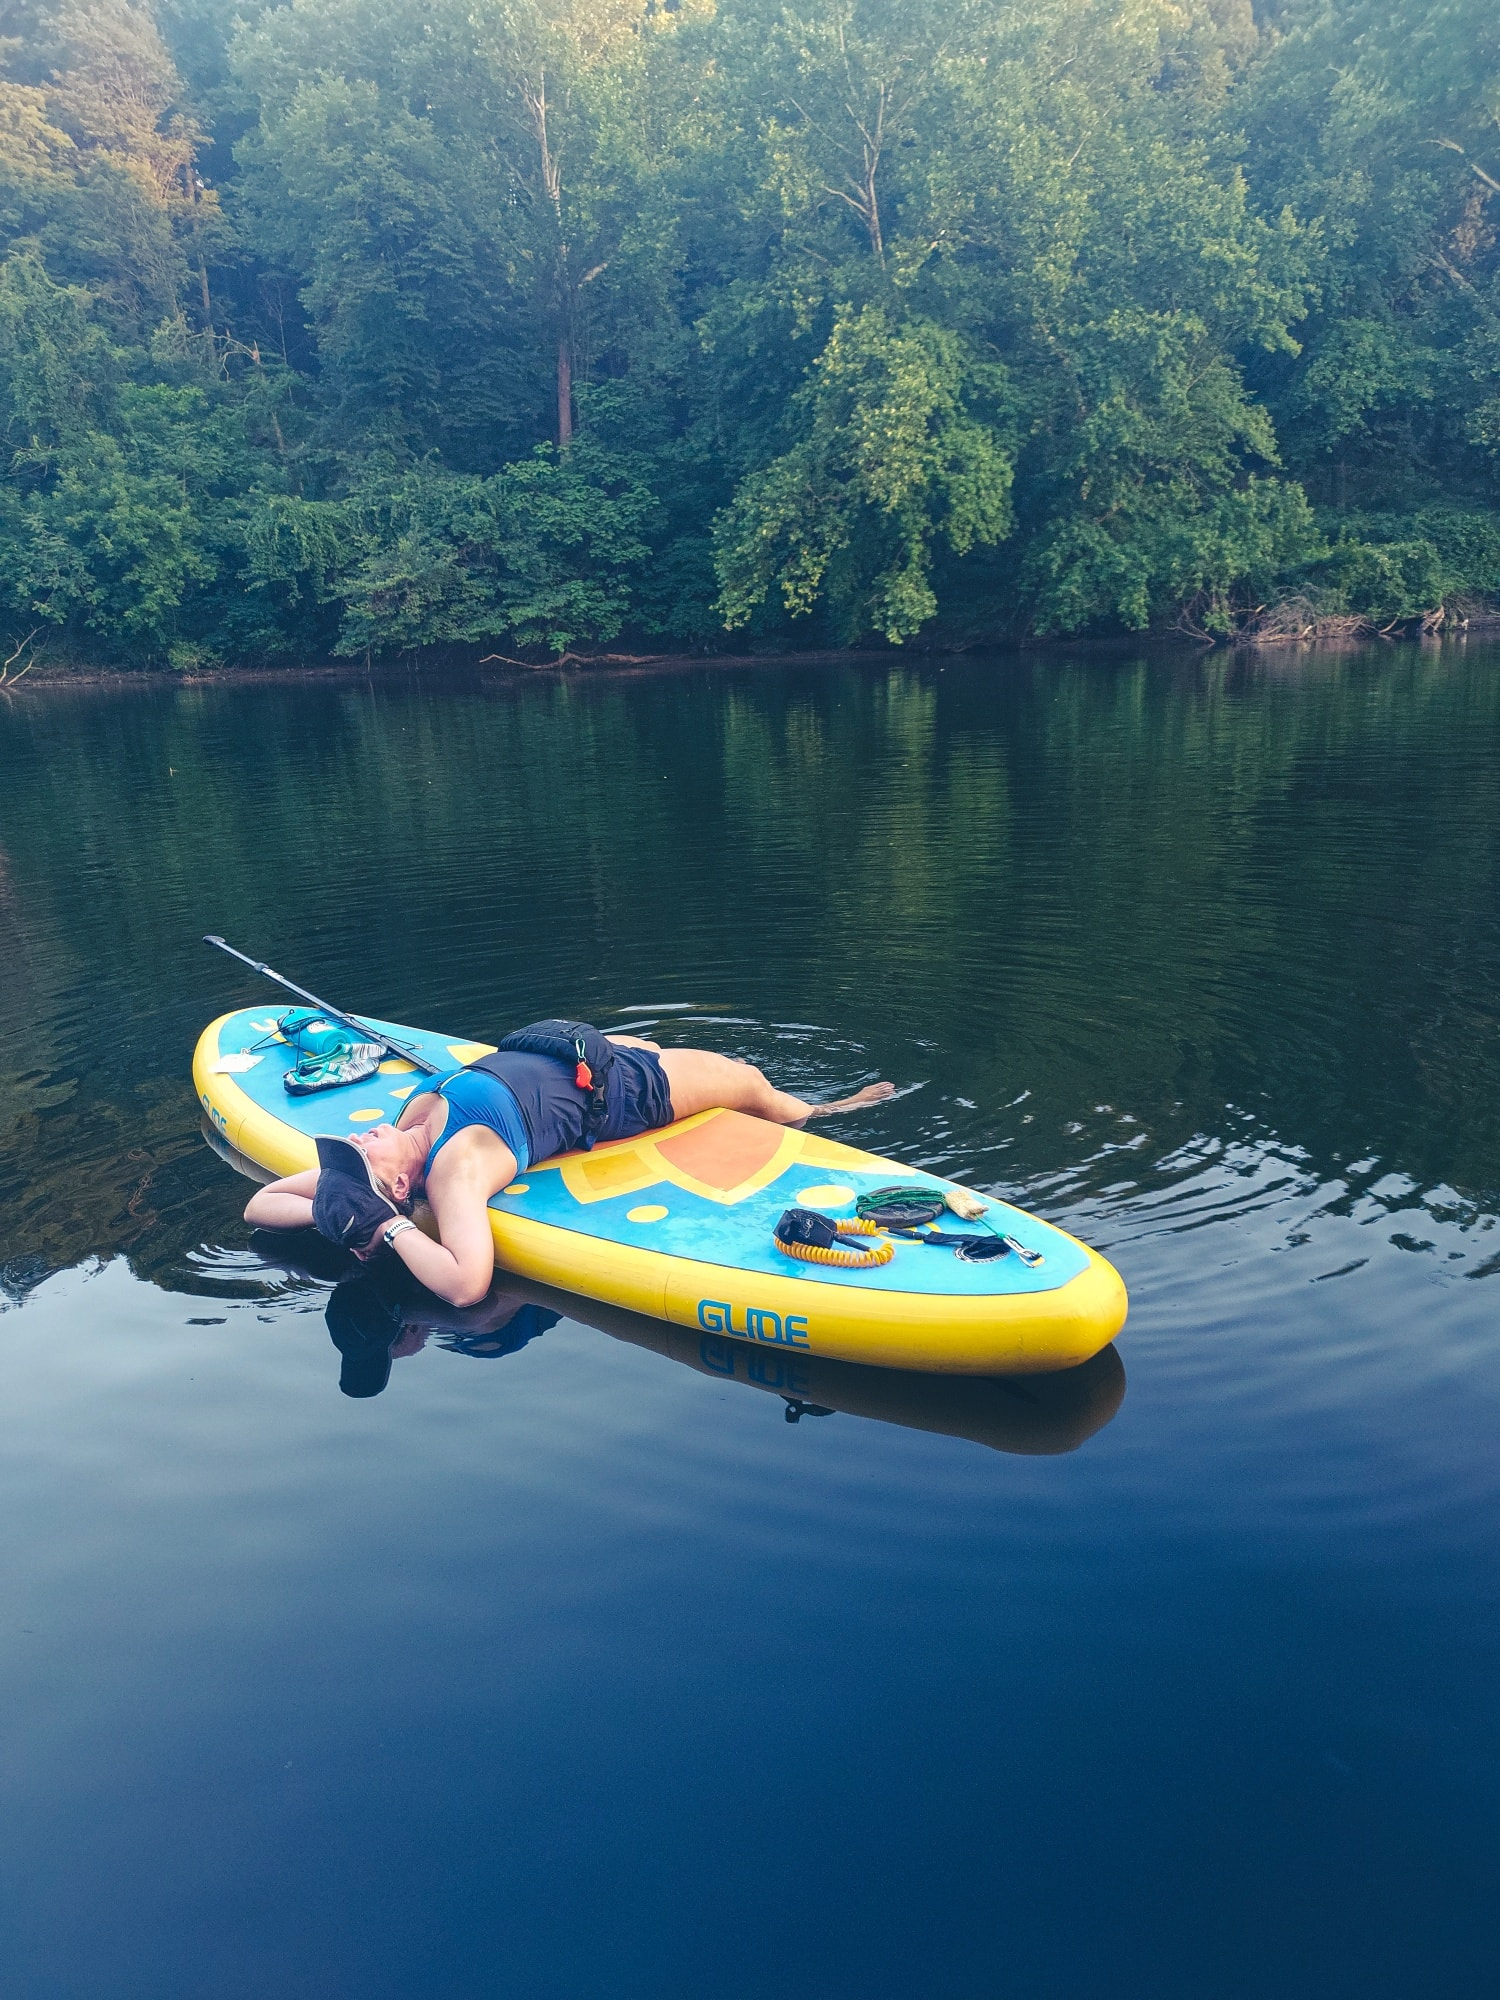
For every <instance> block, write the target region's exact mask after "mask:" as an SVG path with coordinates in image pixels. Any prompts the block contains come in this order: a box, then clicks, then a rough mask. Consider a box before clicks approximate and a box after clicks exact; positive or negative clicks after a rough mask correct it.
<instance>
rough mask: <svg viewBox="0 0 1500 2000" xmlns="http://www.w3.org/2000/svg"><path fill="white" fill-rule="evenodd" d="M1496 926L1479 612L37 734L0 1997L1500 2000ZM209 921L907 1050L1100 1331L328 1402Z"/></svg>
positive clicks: (798, 1040) (258, 706)
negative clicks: (212, 1084) (239, 1150)
mask: <svg viewBox="0 0 1500 2000" xmlns="http://www.w3.org/2000/svg"><path fill="white" fill-rule="evenodd" d="M1497 895H1500V650H1497V649H1495V648H1488V649H1486V648H1483V647H1480V646H1477V645H1470V646H1469V647H1467V649H1461V648H1449V649H1443V650H1439V649H1437V648H1435V647H1434V648H1426V649H1422V650H1417V649H1401V648H1384V649H1379V650H1372V651H1369V652H1365V653H1353V654H1344V655H1339V656H1336V657H1332V658H1322V657H1317V656H1313V657H1305V656H1298V657H1295V658H1286V659H1274V660H1269V661H1265V662H1253V663H1246V662H1235V661H1229V660H1226V659H1225V658H1224V657H1223V656H1220V655H1214V656H1210V657H1208V658H1207V659H1198V658H1193V659H1188V660H1164V661H1163V660H1157V661H1141V660H1132V659H1114V660H1111V659H1099V658H1093V659H1082V658H1080V659H1076V660H1070V659H1067V658H1053V659H1049V660H1046V661H1037V660H1023V661H1019V662H1018V661H1016V660H1013V659H1011V660H982V659H969V660H965V661H961V662H949V663H947V664H946V665H941V664H930V665H929V664H924V663H922V662H913V663H911V664H909V665H906V664H903V665H897V666H894V667H891V666H886V665H883V664H882V665H879V666H869V665H851V666H848V667H843V668H832V669H829V668H823V669H817V670H810V669H801V668H787V667H781V666H768V667H765V668H761V669H758V670H744V671H741V670H733V669H731V670H717V671H709V670H705V671H698V670H686V671H680V672H662V673H653V674H645V675H641V676H637V677H626V678H601V679H597V680H580V679H560V678H556V677H551V676H546V677H537V678H535V679H523V680H519V681H508V682H497V683H496V684H495V685H493V686H490V687H487V688H484V689H481V690H475V689H473V688H469V689H453V688H445V687H442V686H431V685H428V684H426V683H423V682H421V681H419V680H417V679H412V680H410V681H405V680H400V681H394V682H391V681H388V682H384V683H381V682H376V683H367V682H364V681H340V682H336V683H330V684H327V685H318V684H313V685H307V686H291V687H283V686H247V687H244V688H222V687H212V688H183V689H178V690H172V689H168V690H145V689H137V690H128V689H127V690H124V691H114V690H97V689H96V690H80V691H77V692H73V693H69V692H66V691H63V690H51V691H49V690H46V689H39V690H36V691H23V692H22V694H20V695H18V696H15V697H12V698H11V699H10V700H9V701H8V702H5V703H4V704H0V1132H3V1134H4V1139H3V1150H0V1287H3V1289H0V1305H3V1307H4V1310H3V1311H0V1408H3V1410H4V1413H5V1420H4V1442H3V1446H0V1520H3V1523H4V1534H3V1538H0V1575H3V1588H0V1716H3V1725H0V1745H3V1750H0V1784H3V1793H4V1798H5V1811H4V1814H3V1815H0V1986H3V1989H4V1991H5V1993H6V1994H7V1996H13V2000H43V1996H45V2000H52V1996H57V2000H64V1996H66V2000H76V1996H79V1995H88V1996H90V2000H125V1996H130V1997H131V2000H135V1996H141V2000H148V1996H149V2000H178V1996H194V2000H197V1996H202V2000H241V1996H243V2000H267V1996H275V2000H302V1996H307V2000H334V1997H335V1996H350V2000H410V1996H413V1995H418V1994H420V1995H422V1996H424V2000H433V1996H436V1997H437V2000H449V1996H451V1997H452V2000H478V1996H489V1995H492V1994H493V1995H501V1994H504V1995H510V1994H516V1995H525V1996H527V2000H594V1996H605V1997H607V2000H617V1996H631V2000H635V1997H636V1996H639V2000H700V1996H710V1995H711V1996H713V2000H772V1996H776V2000H784V1997H786V1996H790V2000H803V1996H806V2000H843V1996H849V2000H884V1996H891V2000H898V1996H899V2000H912V1996H918V1997H919V2000H927V1996H935V2000H971V1996H977V1995H1003V1996H1007V2000H1009V1996H1017V2000H1033V1996H1041V1995H1045V1996H1047V1997H1048V2000H1072V1996H1090V2000H1092V1996H1096V1995H1097V1996H1101V2000H1102V1997H1103V1996H1109V2000H1120V1996H1142V1997H1143V2000H1144V1997H1145V1996H1151V2000H1163V1997H1164V1996H1172V1997H1173V2000H1175V1996H1179V1995H1180V1996H1184V2000H1205V1996H1212V2000H1221V1996H1236V1997H1237V1996H1245V2000H1267V1997H1268V1996H1275V2000H1302V1996H1307V2000H1330V1996H1345V1995H1347V1996H1350V2000H1353V1996H1359V2000H1370V1997H1371V1996H1393V2000H1410V1996H1426V1995H1437V1994H1441V1995H1443V1996H1444V2000H1457V1996H1470V1995H1475V1996H1477V1995H1481V1994H1490V1993H1493V1992H1494V1991H1495V1977H1496V1975H1495V1964H1496V1952H1497V1946H1500V1936H1497V1931H1500V1924H1497V1911H1500V1882H1497V1861H1500V1828H1497V1818H1496V1806H1497V1800H1500V1722H1497V1688H1500V1623H1497V1618H1496V1612H1497V1600H1500V1455H1497V1450H1496V1427H1497V1418H1500V1328H1497V1307H1500V1225H1497V1218H1500V1037H1497V1027H1500V901H1497ZM206 930H217V931H222V932H223V933H225V934H226V935H227V936H228V937H229V938H230V940H231V941H232V942H235V943H238V944H239V945H240V946H241V947H242V948H243V949H246V950H249V951H252V952H253V953H255V954H256V955H258V956H263V957H267V958H269V959H270V960H271V962H272V963H273V964H276V965H279V966H281V967H282V968H283V969H284V970H286V971H288V972H290V973H291V974H292V976H294V977H299V978H301V979H302V980H303V981H304V982H305V983H307V984H309V985H311V986H312V987H313V988H314V989H315V990H317V991H320V992H322V993H324V994H325V995H326V996H327V997H328V998H329V999H331V1000H335V1001H342V1002H344V1003H345V1004H347V1005H350V1006H357V1007H360V1008H363V1009H366V1010H368V1011H369V1012H372V1013H376V1014H380V1015H383V1016H385V1017H387V1018H391V1019H395V1020H408V1021H414V1022H421V1023H429V1024H431V1025H434V1026H439V1027H443V1028H446V1029H449V1030H451V1031H452V1032H453V1033H454V1034H455V1035H463V1036H474V1037H485V1038H488V1037H493V1036H495V1035H496V1034H497V1033H499V1032H501V1031H503V1029H504V1028H505V1027H507V1026H511V1025H514V1024H516V1023H517V1022H519V1021H522V1020H526V1019H530V1018H532V1017H534V1016H536V1015H540V1014H548V1013H571V1014H581V1015H584V1016H588V1017H591V1018H595V1019H598V1020H600V1021H601V1022H603V1023H604V1024H605V1025H612V1024H613V1025H624V1024H627V1023H630V1022H646V1021H654V1022H655V1023H656V1028H655V1030H654V1032H656V1033H657V1035H658V1038H659V1039H662V1040H666V1041H679V1042H683V1043H696V1044H702V1045H708V1046H711V1047H715V1048H721V1049H726V1050H729V1051H732V1052H735V1053H738V1054H742V1055H747V1056H751V1057H753V1058H754V1059H755V1060H756V1061H758V1062H760V1063H761V1064H762V1065H763V1066H764V1067H765V1068H767V1069H768V1070H769V1071H770V1072H771V1073H772V1074H773V1075H774V1076H775V1077H776V1078H777V1080H779V1081H783V1082H785V1083H787V1084H788V1085H790V1086H791V1087H792V1088H794V1089H805V1090H807V1091H809V1092H813V1093H817V1094H826V1093H831V1092H833V1091H835V1090H844V1089H847V1088H849V1087H851V1086H853V1085H855V1084H857V1083H860V1082H862V1081H866V1080H868V1079H871V1078H873V1077H876V1076H888V1077H891V1078H893V1079H894V1080H895V1081H896V1082H897V1084H898V1085H899V1086H900V1094H899V1095H898V1096H897V1097H896V1099H895V1100H894V1101H893V1102H891V1103H890V1104H889V1105H886V1106H882V1107H880V1108H879V1109H878V1110H876V1111H874V1112H872V1113H867V1114H864V1115H862V1116H859V1117H856V1118H852V1119H849V1120H847V1121H845V1122H844V1123H843V1124H842V1126H841V1132H840V1136H847V1137H850V1138H852V1139H854V1140H855V1141H857V1142H859V1143H862V1144H867V1145H872V1146H875V1147H877V1148H878V1149H879V1150H881V1151H885V1152H890V1153H893V1154H895V1155H896V1156H897V1157H899V1158H902V1159H906V1160H910V1161H912V1162H913V1163H921V1164H923V1165H926V1166H932V1167H940V1168H941V1169H942V1170H943V1171H945V1172H949V1173H952V1174H955V1175H957V1176H959V1177H962V1178H967V1179H970V1180H972V1181H973V1182H975V1183H976V1184H978V1185H979V1186H982V1187H985V1188H990V1189H994V1190H997V1191H1002V1192H1004V1193H1005V1194H1006V1195H1007V1196H1009V1197H1010V1198H1012V1199H1015V1200H1018V1201H1021V1202H1022V1203H1024V1204H1026V1205H1027V1206H1030V1207H1033V1208H1036V1209H1039V1210H1041V1211H1042V1212H1043V1213H1044V1214H1046V1215H1048V1216H1050V1217H1052V1218H1054V1219H1057V1220H1059V1221H1061V1222H1063V1223H1064V1224H1065V1225H1066V1226H1067V1227H1069V1228H1071V1229H1073V1230H1074V1231H1076V1232H1077V1233H1079V1234H1081V1235H1083V1236H1085V1237H1087V1238H1088V1239H1089V1240H1090V1241H1092V1242H1094V1243H1095V1244H1097V1245H1098V1246H1099V1247H1100V1248H1101V1249H1103V1250H1104V1251H1106V1253H1107V1254H1108V1255H1109V1256H1110V1257H1111V1258H1112V1259H1113V1260H1114V1261H1115V1263H1116V1264H1117V1265H1118V1266H1119V1268H1120V1270H1121V1271H1122V1273H1123V1274H1124V1276H1125V1279H1126V1281H1127V1283H1128V1285H1129V1287H1130V1292H1131V1300H1132V1305H1131V1316H1130V1320H1129V1324H1128V1325H1127V1327H1126V1329H1125V1332H1124V1334H1123V1335H1122V1336H1121V1339H1120V1342H1119V1346H1118V1356H1117V1355H1116V1354H1115V1352H1113V1351H1111V1352H1109V1353H1107V1354H1106V1356H1104V1357H1103V1358H1102V1359H1101V1361H1100V1362H1098V1363H1096V1364H1092V1365H1091V1369H1090V1370H1089V1371H1084V1372H1082V1373H1081V1374H1080V1375H1079V1377H1077V1378H1076V1379H1075V1380H1073V1381H1072V1382H1069V1381H1067V1380H1063V1381H1062V1382H1060V1383H1059V1382H1057V1381H1053V1382H1051V1383H1042V1384H1039V1385H1032V1386H1031V1387H1029V1388H1028V1387H1027V1386H1025V1385H1019V1386H1018V1385H1015V1384H1011V1385H1005V1384H993V1383H974V1384H969V1385H963V1384H959V1385H954V1384H934V1383H932V1382H930V1381H929V1382H925V1383H924V1382H921V1381H916V1382H912V1381H910V1380H903V1378H900V1377H889V1376H881V1375H878V1374H875V1373H873V1372H871V1371H860V1370H849V1371H839V1370H833V1371H831V1372H830V1373H828V1374H827V1375H826V1377H825V1378H820V1379H819V1380H818V1381H816V1382H809V1383H807V1384H804V1385H802V1390H801V1392H800V1393H799V1398H798V1402H797V1403H794V1404H792V1405H791V1406H790V1410H791V1413H792V1414H794V1415H795V1414H796V1413H797V1410H798V1408H799V1407H800V1404H802V1403H807V1402H811V1403H814V1404H816V1405H819V1406H820V1407H823V1408H831V1409H833V1410H834V1412H835V1413H834V1414H832V1415H815V1414H813V1413H812V1412H811V1411H809V1412H808V1413H806V1414H803V1415H801V1417H800V1421H796V1422H788V1421H787V1420H786V1419H787V1415H788V1411H789V1405H788V1403H787V1401H786V1399H785V1395H784V1394H783V1393H778V1391H779V1390H780V1391H785V1390H786V1389H787V1386H788V1385H786V1384H784V1383H778V1382H777V1381H775V1380H772V1379H768V1378H766V1377H765V1376H764V1374H763V1375H762V1379H760V1380H753V1379H749V1364H748V1362H747V1360H746V1358H745V1356H744V1355H743V1354H731V1355H730V1357H729V1358H730V1360H731V1362H732V1363H733V1364H734V1372H733V1373H732V1374H727V1373H725V1372H724V1370H723V1367H722V1360H721V1362H720V1366H719V1371H718V1372H717V1373H716V1372H714V1368H713V1365H712V1362H711V1361H710V1362H708V1363H705V1359H704V1357H703V1355H701V1354H700V1353H699V1351H698V1349H697V1348H696V1346H695V1345H694V1344H693V1343H692V1342H691V1341H689V1340H687V1339H686V1337H685V1336H680V1337H678V1338H677V1340H676V1342H675V1344H672V1343H669V1342H668V1340H667V1337H666V1335H665V1334H664V1333H663V1332H661V1331H660V1330H658V1329H656V1328H654V1327H653V1326H651V1325H650V1324H649V1323H647V1322H638V1321H629V1320H626V1319H624V1318H620V1319H619V1320H618V1321H616V1322H612V1323H611V1324H610V1325H609V1326H608V1327H604V1326H598V1325H593V1324H590V1323H588V1322H587V1321H586V1320H585V1319H581V1318H577V1317H574V1316H572V1315H571V1314H570V1313H568V1312H566V1311H564V1312H563V1314H562V1316H561V1317H560V1318H557V1319H556V1320H555V1322H554V1323H551V1324H548V1320H549V1318H550V1315H540V1316H539V1315H536V1314H533V1315H532V1316H531V1317H530V1319H529V1320H527V1321H524V1322H522V1325H523V1328H527V1329H531V1330H535V1329H538V1328H545V1330H544V1331H539V1332H536V1334H535V1337H533V1338H531V1339H530V1340H529V1341H528V1342H527V1343H526V1344H524V1345H517V1344H516V1338H517V1337H516V1336H515V1331H514V1325H515V1323H512V1330H511V1335H510V1336H509V1337H508V1336H507V1334H506V1333H505V1331H504V1330H503V1329H502V1330H501V1331H499V1332H498V1333H497V1332H496V1330H495V1329H496V1327H497V1326H498V1324H499V1322H500V1321H501V1320H503V1319H504V1318H505V1314H506V1313H508V1311H509V1307H508V1306H507V1307H506V1308H505V1309H504V1311H503V1312H496V1313H494V1314H492V1315H491V1319H490V1322H487V1323H476V1322H472V1321H463V1320H462V1319H461V1317H460V1318H455V1317H454V1316H449V1318H448V1319H446V1320H445V1319H444V1318H443V1316H442V1315H441V1314H440V1313H439V1314H434V1313H431V1312H428V1313H426V1314H425V1316H424V1311H423V1308H422V1307H421V1305H420V1304H419V1303H415V1302H408V1306H407V1312H406V1319H407V1326H406V1331H405V1332H404V1333H403V1334H402V1337H401V1340H400V1342H399V1347H398V1357H397V1359H396V1360H395V1362H394V1364H393V1367H392V1370H391V1376H390V1382H389V1385H388V1387H387V1388H386V1390H385V1391H384V1393H383V1394H380V1395H378V1396H376V1397H373V1398H368V1399H364V1400H351V1399H350V1398H349V1397H347V1396H344V1395H341V1394H340V1393H339V1386H338V1382H339V1369H340V1354H339V1352H338V1351H336V1349H335V1347H334V1345H333V1342H332V1340H331V1338H330V1333H329V1325H328V1321H327V1318H326V1313H327V1311H328V1307H329V1299H330V1296H331V1289H332V1285H333V1282H334V1280H335V1278H336V1277H338V1275H339V1272H338V1271H337V1270H336V1269H334V1268H333V1267H331V1266H330V1265H329V1264H328V1263H327V1262H326V1261H320V1260H319V1259H318V1258H317V1257H316V1255H312V1256H310V1257H305V1256H304V1254H299V1246H295V1245H290V1246H289V1245H285V1244H283V1245H277V1244H275V1243H274V1242H270V1241H267V1240H263V1239H256V1240H253V1241H252V1240H251V1238H250V1235H249V1232H248V1231H247V1230H246V1228H245V1227H244V1225H243V1223H242V1222H241V1221H240V1210H241V1207H242V1206H243V1203H244V1200H245V1196H246V1192H247V1189H246V1183H245V1182H244V1181H243V1180H241V1179H239V1178H238V1177H237V1176H236V1175H235V1174H234V1173H233V1172H231V1170H230V1168H229V1167H228V1166H227V1165H226V1164H225V1163H224V1162H223V1161H221V1160H220V1159H219V1158H217V1157H216V1156H215V1155H214V1154H213V1153H212V1152H211V1151H210V1150H209V1148H208V1147H207V1145H206V1144H205V1143H204V1141H203V1139H202V1137H201V1135H200V1132H199V1126H198V1117H197V1111H196V1106H195V1102H194V1097H193V1092H192V1087H191V1083H190V1080H189V1076H188V1063H189V1058H190V1054H191V1050H192V1045H193V1042H194V1040H195V1038H196V1036H197V1034H198V1031H199V1030H200V1028H201V1027H202V1026H203V1024H204V1022H205V1021H206V1020H207V1019H208V1018H209V1017H210V1016H212V1015H213V1014H216V1013H219V1012H221V1011H223V1010H225V1009H227V1008H229V1007H232V1006H239V1005H243V1004H247V1003H248V1002H251V1001H258V1002H264V1003H265V1004H266V1005H268V1006H269V1005H272V1004H274V989H271V988H269V987H265V986H263V985H262V984H260V983H258V982H257V981H256V980H255V979H254V978H253V976H252V975H251V974H249V973H244V974H243V975H241V973H240V972H239V970H238V969H237V968H236V967H235V966H234V965H233V964H232V963H231V962H230V961H228V960H226V959H224V958H222V957H220V956H218V955H217V954H214V953H211V952H210V951H208V950H206V949H205V948H204V947H203V946H202V945H201V944H200V943H199V942H198V940H199V936H200V934H201V933H202V932H204V931H206ZM559 1305H562V1306H566V1301H553V1302H552V1310H553V1311H556V1310H557V1309H558V1307H559ZM338 1310H339V1308H338V1307H337V1306H335V1308H334V1312H335V1317H337V1313H338ZM595 1317H596V1318H598V1319H601V1320H602V1319H605V1318H607V1315H605V1314H603V1313H602V1312H601V1313H599V1314H597V1315H596V1316H595ZM481 1321H482V1315H481ZM508 1346H509V1347H512V1348H513V1350H514V1351H510V1352H505V1351H503V1350H504V1349H505V1348H507V1347H508ZM401 1350H407V1351H401ZM1122 1363H1123V1367H1122V1366H1121V1364H1122ZM1127 1375H1128V1387H1127V1386H1126V1384H1125V1377H1126V1376H1127ZM791 1386H792V1387H793V1388H796V1387H797V1385H795V1384H794V1385H791Z"/></svg>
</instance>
